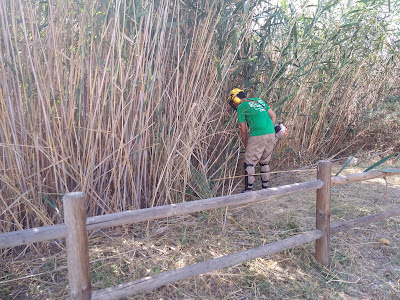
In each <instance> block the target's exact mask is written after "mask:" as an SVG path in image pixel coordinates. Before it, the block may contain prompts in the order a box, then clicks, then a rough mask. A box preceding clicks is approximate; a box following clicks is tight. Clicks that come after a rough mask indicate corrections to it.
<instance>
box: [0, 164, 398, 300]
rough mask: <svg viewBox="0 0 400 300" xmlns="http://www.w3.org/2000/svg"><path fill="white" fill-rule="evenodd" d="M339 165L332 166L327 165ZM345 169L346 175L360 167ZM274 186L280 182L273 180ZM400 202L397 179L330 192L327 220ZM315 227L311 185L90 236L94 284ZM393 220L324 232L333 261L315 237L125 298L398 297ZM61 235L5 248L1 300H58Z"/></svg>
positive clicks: (63, 290)
mask: <svg viewBox="0 0 400 300" xmlns="http://www.w3.org/2000/svg"><path fill="white" fill-rule="evenodd" d="M338 169H339V166H337V167H335V171H337V170H338ZM361 171H362V170H360V169H346V170H345V171H344V172H343V173H344V174H346V173H347V174H351V173H359V172H361ZM315 174H316V173H315V170H311V171H310V172H300V173H282V174H277V175H275V176H274V177H273V179H272V180H271V183H272V185H273V186H277V185H283V184H291V183H296V182H303V181H307V180H312V179H314V178H315V176H316V175H315ZM278 183H279V184H278ZM399 203H400V175H397V176H391V177H387V178H386V179H374V180H369V181H364V182H359V183H352V184H348V185H343V186H336V187H334V188H332V203H331V221H332V222H336V221H344V220H349V219H354V218H357V217H361V216H365V215H369V214H373V213H377V212H380V211H385V210H389V209H390V208H392V207H394V206H396V205H399ZM313 228H315V191H313V192H308V193H301V194H296V195H291V196H287V197H281V198H278V199H273V200H269V201H264V202H261V203H258V204H256V205H245V206H240V207H234V208H229V209H220V210H213V211H209V212H202V213H195V214H191V215H187V216H182V217H176V218H170V219H166V220H160V221H153V222H149V223H146V224H137V225H132V226H125V227H117V228H112V229H110V230H100V231H96V232H91V233H90V235H89V239H90V241H89V247H90V267H91V279H92V285H93V289H101V288H105V287H108V286H113V285H116V284H120V283H123V282H128V281H132V280H136V279H139V278H142V277H145V276H151V275H154V274H158V273H161V272H163V271H167V270H171V269H176V268H180V267H183V266H186V265H189V264H193V263H196V262H200V261H204V260H207V259H211V258H216V257H220V256H222V255H226V254H229V253H232V252H237V251H242V250H245V249H250V248H252V247H255V246H258V245H262V244H266V243H270V242H273V241H277V240H281V239H283V238H286V237H289V236H292V235H295V234H298V233H301V232H305V231H308V230H310V229H313ZM399 229H400V218H399V217H396V218H390V219H387V220H384V221H381V222H377V223H372V224H370V225H367V226H365V227H362V228H355V229H353V230H350V231H348V232H339V233H336V234H334V235H332V238H331V246H330V247H331V248H330V250H331V264H330V265H329V267H323V266H321V265H320V264H318V262H317V261H316V260H315V258H314V247H315V246H314V243H308V244H305V245H303V246H299V247H296V248H293V249H290V250H285V251H282V252H280V253H277V254H274V255H271V256H268V257H263V258H258V259H255V260H251V261H248V262H246V263H243V264H240V265H236V266H233V267H230V268H225V269H222V270H217V271H214V272H211V273H207V274H203V275H201V276H196V277H193V278H190V279H187V280H183V281H179V282H177V283H174V284H169V285H167V286H164V287H161V288H159V289H156V290H154V291H151V292H148V293H142V294H139V295H136V296H135V297H131V298H128V299H400V296H399V295H400V251H399V250H400V230H399ZM65 266H66V254H65V248H64V245H63V243H62V241H57V242H48V243H42V244H38V245H37V246H36V248H34V247H26V248H24V247H20V248H19V249H18V251H17V253H14V254H12V255H11V254H7V253H5V252H3V258H2V260H1V262H0V298H1V299H66V298H67V297H68V295H69V290H68V289H69V287H68V279H67V270H66V267H65Z"/></svg>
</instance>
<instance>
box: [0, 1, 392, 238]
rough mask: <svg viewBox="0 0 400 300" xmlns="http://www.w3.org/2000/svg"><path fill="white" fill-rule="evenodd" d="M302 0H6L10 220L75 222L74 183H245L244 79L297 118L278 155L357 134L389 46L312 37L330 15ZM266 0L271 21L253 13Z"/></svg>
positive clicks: (1, 101) (298, 157)
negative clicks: (309, 9)
mask: <svg viewBox="0 0 400 300" xmlns="http://www.w3.org/2000/svg"><path fill="white" fill-rule="evenodd" d="M260 5H261V6H260ZM260 7H263V8H262V9H261V11H260ZM320 9H321V11H322V12H321V11H320V12H318V11H317V12H315V14H316V15H317V14H319V15H318V16H319V17H322V16H323V14H326V13H328V12H332V11H330V10H329V9H328V10H323V7H322V6H321V8H320ZM289 11H290V9H289V8H288V7H286V8H284V7H283V8H277V7H275V6H273V5H272V4H271V3H269V2H268V1H256V2H245V1H243V2H240V1H226V2H222V1H217V0H211V1H179V0H157V1H151V0H142V1H126V0H116V1H100V0H89V1H82V2H77V1H72V0H66V1H23V0H17V1H13V2H11V1H1V2H0V31H1V37H0V76H1V78H0V113H1V118H0V170H1V171H0V211H1V213H0V228H1V230H2V231H10V230H15V229H22V228H29V227H32V226H42V225H48V224H51V223H54V222H55V223H58V222H61V221H62V217H61V215H62V211H61V209H62V204H61V196H62V194H64V193H67V192H71V191H75V190H81V191H84V192H86V193H87V194H88V196H89V199H90V203H89V214H90V215H98V214H103V213H111V212H115V211H121V210H127V209H138V208H145V207H150V206H155V205H163V204H169V203H176V202H181V201H189V200H192V199H199V198H206V197H212V196H217V195H222V194H227V193H232V191H234V190H235V188H236V185H237V184H238V180H237V179H232V178H230V177H232V176H234V175H237V174H238V173H239V169H240V168H241V166H240V165H239V166H238V162H239V161H240V157H241V154H240V144H239V139H238V131H237V124H236V119H235V115H234V114H232V112H231V111H230V108H229V107H228V106H227V105H226V97H227V93H228V92H229V90H230V89H231V88H232V87H234V86H242V87H244V88H246V89H247V90H248V91H249V92H250V93H253V94H254V95H255V96H258V95H259V96H261V97H262V98H265V99H267V100H268V101H270V103H271V104H272V106H274V108H276V110H277V111H278V112H279V113H280V118H281V119H283V120H284V121H285V122H286V124H287V125H288V127H289V130H290V135H289V137H288V139H287V140H281V141H279V143H278V145H277V154H278V155H279V157H277V159H276V160H275V162H274V164H275V166H276V165H279V164H281V163H284V162H287V163H288V165H290V164H293V163H296V164H306V163H309V162H312V161H313V160H314V159H315V158H316V157H318V156H323V155H331V154H332V153H333V151H334V150H337V149H340V148H343V147H342V145H341V146H340V147H339V146H338V145H339V144H341V143H344V142H345V141H346V135H345V134H344V133H346V132H347V131H346V130H347V129H346V128H348V126H349V124H351V123H352V122H354V120H356V119H357V118H358V117H359V114H357V113H356V112H357V110H359V109H360V108H365V107H368V106H369V105H371V104H372V103H373V102H374V101H376V99H377V97H378V98H379V97H382V95H384V92H385V91H386V90H387V88H388V86H393V84H388V82H390V78H392V77H391V76H390V72H389V71H390V67H391V66H392V65H393V64H387V65H385V63H386V60H385V59H381V60H379V58H378V59H375V61H374V57H373V54H374V53H378V52H379V51H378V50H377V51H375V52H371V53H370V54H369V56H368V59H364V60H353V61H351V63H348V62H347V63H342V60H341V59H340V57H341V55H343V53H344V52H343V51H342V50H343V49H342V50H341V52H340V51H331V50H329V49H330V48H327V47H325V48H324V47H323V46H324V43H325V40H321V41H319V42H318V43H319V44H318V45H317V44H316V42H317V38H315V37H314V39H311V37H312V33H313V32H316V30H317V29H315V26H314V25H315V24H317V22H314V23H313V25H312V26H311V25H310V24H311V21H310V20H312V18H311V19H310V18H308V17H307V18H306V17H304V18H302V17H301V15H298V14H297V15H296V14H295V15H294V17H293V18H292V17H290V13H289ZM259 13H266V14H267V17H268V18H267V19H266V20H268V22H264V23H263V24H261V25H260V26H259V27H254V26H253V25H254V23H252V22H253V20H260V19H259V18H258V14H259ZM304 14H305V15H304V16H306V13H304ZM360 18H361V17H360ZM307 22H308V23H307ZM252 26H253V27H252ZM307 26H308V27H307ZM310 26H311V27H310ZM313 26H314V27H313ZM335 26H336V25H334V26H331V27H328V29H326V30H331V31H329V32H328V31H327V32H326V35H325V36H326V40H329V37H333V36H334V34H335V31H334V30H335V28H336V27H335ZM338 26H341V25H338ZM306 28H309V29H307V30H306ZM338 28H339V27H338ZM363 30H364V31H365V30H367V27H363ZM344 31H345V30H342V32H344ZM346 32H347V33H345V34H348V32H349V31H346ZM378 37H379V36H377V38H376V40H378ZM307 41H308V42H307ZM332 43H333V42H332ZM316 45H317V46H316ZM313 47H314V48H313ZM310 49H311V50H310ZM346 49H350V45H349V46H348V47H347V48H346V47H344V50H346ZM338 53H339V54H338ZM354 57H356V56H355V55H354ZM329 63H330V64H331V65H332V66H330V65H329ZM321 66H325V68H322V67H321ZM371 66H372V67H371ZM371 68H372V69H373V72H372V73H371V72H370V71H369V70H370V69H371ZM366 74H367V75H368V74H369V76H366ZM361 98H362V99H366V100H363V102H362V103H361V104H358V101H359V99H361ZM335 148H337V149H335ZM221 178H230V179H227V180H216V179H221Z"/></svg>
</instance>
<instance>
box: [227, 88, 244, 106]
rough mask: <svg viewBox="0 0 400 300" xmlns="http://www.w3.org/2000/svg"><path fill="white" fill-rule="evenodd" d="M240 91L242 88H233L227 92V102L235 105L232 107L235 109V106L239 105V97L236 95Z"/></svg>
mask: <svg viewBox="0 0 400 300" xmlns="http://www.w3.org/2000/svg"><path fill="white" fill-rule="evenodd" d="M240 92H243V90H241V89H238V88H236V89H233V90H232V91H231V92H230V93H229V98H228V100H229V104H231V106H232V107H234V106H235V107H234V108H235V109H236V107H237V106H239V104H240V102H241V100H240V98H239V97H236V95H237V94H239V93H240ZM232 104H233V105H234V106H233V105H232Z"/></svg>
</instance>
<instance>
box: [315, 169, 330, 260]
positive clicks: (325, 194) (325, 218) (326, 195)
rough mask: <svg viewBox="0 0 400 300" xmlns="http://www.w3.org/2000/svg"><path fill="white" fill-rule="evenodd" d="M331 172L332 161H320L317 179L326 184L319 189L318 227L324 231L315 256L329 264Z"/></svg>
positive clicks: (318, 240) (317, 242)
mask: <svg viewBox="0 0 400 300" xmlns="http://www.w3.org/2000/svg"><path fill="white" fill-rule="evenodd" d="M331 173H332V163H331V162H330V161H319V162H318V169H317V179H320V180H322V181H323V182H324V186H323V187H322V188H320V189H318V190H317V205H316V228H317V229H319V230H321V231H322V234H323V235H322V237H321V238H319V239H317V240H316V242H315V258H316V259H317V261H318V262H320V263H321V264H322V265H324V266H327V265H329V243H330V235H331V232H330V222H331V185H332V184H331Z"/></svg>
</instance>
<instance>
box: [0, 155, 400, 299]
mask: <svg viewBox="0 0 400 300" xmlns="http://www.w3.org/2000/svg"><path fill="white" fill-rule="evenodd" d="M331 172H332V164H331V162H329V161H320V162H318V168H317V179H316V180H312V181H308V182H303V183H295V184H290V185H285V186H280V187H275V188H270V189H265V190H260V191H254V192H249V193H244V194H236V195H229V196H222V197H217V198H210V199H204V200H198V201H192V202H185V203H179V204H171V205H165V206H159V207H153V208H146V209H140V210H134V211H127V212H121V213H114V214H108V215H102V216H96V217H90V218H87V215H86V196H85V194H84V193H81V192H73V193H69V194H66V195H65V196H64V197H63V205H64V222H65V223H64V224H59V225H53V226H45V227H39V228H33V229H26V230H19V231H14V232H8V233H3V234H0V248H10V247H15V246H20V245H27V244H31V243H35V242H41V241H48V240H54V239H60V238H65V239H66V249H67V267H68V278H69V285H70V293H71V298H72V299H119V298H121V297H126V296H131V295H134V294H136V293H140V292H143V291H148V290H151V289H155V288H158V287H161V286H163V285H166V284H168V283H173V282H176V281H179V280H182V279H186V278H190V277H193V276H196V275H200V274H203V273H207V272H211V271H214V270H217V269H221V268H225V267H229V266H233V265H236V264H239V263H243V262H245V261H248V260H252V259H255V258H257V257H262V256H266V255H269V254H273V253H276V252H279V251H281V250H284V249H289V248H293V247H295V246H298V245H302V244H305V243H308V242H311V241H316V242H315V257H316V259H317V260H318V261H319V262H320V263H321V264H322V265H328V264H329V242H330V235H331V233H336V232H338V231H344V230H349V229H352V228H354V227H358V226H361V225H364V224H368V223H371V222H376V221H380V220H383V219H386V218H389V217H394V216H398V215H400V207H396V208H395V209H392V210H390V211H386V212H381V213H378V214H375V215H370V216H365V217H361V218H358V219H355V220H350V221H345V222H339V223H330V201H331V186H335V185H343V184H347V183H352V182H356V181H363V180H368V179H373V178H380V177H385V176H391V175H396V173H391V172H379V171H372V172H364V173H357V174H352V175H347V176H334V177H331ZM397 174H398V173H397ZM310 190H316V191H317V196H316V229H315V230H311V231H309V232H306V233H303V234H299V235H296V236H292V237H289V238H286V239H284V240H280V241H277V242H273V243H269V244H267V245H263V246H259V247H256V248H252V249H249V250H245V251H240V252H236V253H231V254H229V255H225V256H222V257H219V258H215V259H211V260H208V261H204V262H201V263H196V264H193V265H189V266H186V267H183V268H180V269H176V270H171V271H167V272H164V273H161V274H158V275H155V276H149V277H145V278H142V279H139V280H136V281H132V282H128V283H124V284H120V285H117V286H114V287H109V288H106V289H101V290H95V291H92V289H91V282H90V269H89V249H88V237H87V231H88V230H95V229H102V228H108V227H111V226H118V225H125V224H134V223H139V222H144V221H150V220H155V219H160V218H166V217H173V216H179V215H184V214H189V213H194V212H199V211H206V210H211V209H216V208H221V207H227V206H234V205H243V204H246V203H256V202H260V201H264V200H267V199H271V198H274V197H277V196H283V195H291V194H295V193H300V192H304V191H310Z"/></svg>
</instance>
